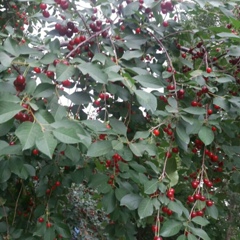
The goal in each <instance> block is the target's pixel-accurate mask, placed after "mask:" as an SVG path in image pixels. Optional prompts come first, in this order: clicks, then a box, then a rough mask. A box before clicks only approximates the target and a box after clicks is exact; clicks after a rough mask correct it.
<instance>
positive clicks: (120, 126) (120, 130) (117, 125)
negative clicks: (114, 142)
mask: <svg viewBox="0 0 240 240" xmlns="http://www.w3.org/2000/svg"><path fill="white" fill-rule="evenodd" d="M109 123H110V126H111V127H112V130H113V131H114V132H115V133H117V134H120V135H124V136H126V134H127V127H126V126H125V124H124V123H123V122H122V121H119V120H117V119H116V118H110V119H109Z"/></svg>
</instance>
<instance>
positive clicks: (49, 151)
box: [36, 132, 57, 158]
mask: <svg viewBox="0 0 240 240" xmlns="http://www.w3.org/2000/svg"><path fill="white" fill-rule="evenodd" d="M36 147H37V148H38V150H39V151H40V152H42V153H44V154H45V155H46V156H48V157H49V158H52V156H53V153H54V150H55V148H56V147H57V140H56V139H55V138H54V137H53V135H52V134H51V133H49V132H44V133H42V134H41V135H39V136H38V138H37V139H36Z"/></svg>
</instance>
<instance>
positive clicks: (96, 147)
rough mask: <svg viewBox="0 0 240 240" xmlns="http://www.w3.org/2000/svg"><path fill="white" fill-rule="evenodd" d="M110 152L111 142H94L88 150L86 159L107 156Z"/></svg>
mask: <svg viewBox="0 0 240 240" xmlns="http://www.w3.org/2000/svg"><path fill="white" fill-rule="evenodd" d="M111 150H112V144H111V141H98V142H94V143H92V144H91V145H90V147H89V148H88V152H87V156H88V157H99V156H102V155H105V154H107V153H108V152H110V151H111Z"/></svg>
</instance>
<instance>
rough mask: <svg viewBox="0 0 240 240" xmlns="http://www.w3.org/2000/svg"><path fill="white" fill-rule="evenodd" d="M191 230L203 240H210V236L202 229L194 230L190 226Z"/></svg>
mask: <svg viewBox="0 0 240 240" xmlns="http://www.w3.org/2000/svg"><path fill="white" fill-rule="evenodd" d="M188 227H189V230H190V231H191V232H192V233H193V234H194V235H196V236H198V237H200V238H202V239H203V240H210V238H209V236H208V234H207V233H206V232H205V231H204V230H203V229H201V228H194V227H191V226H188Z"/></svg>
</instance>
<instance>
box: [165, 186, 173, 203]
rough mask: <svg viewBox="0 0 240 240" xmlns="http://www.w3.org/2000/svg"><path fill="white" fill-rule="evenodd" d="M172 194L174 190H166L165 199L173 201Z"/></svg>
mask: <svg viewBox="0 0 240 240" xmlns="http://www.w3.org/2000/svg"><path fill="white" fill-rule="evenodd" d="M174 193H175V190H174V188H170V189H168V190H167V192H166V195H167V197H168V198H169V199H170V200H171V201H174Z"/></svg>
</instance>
